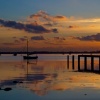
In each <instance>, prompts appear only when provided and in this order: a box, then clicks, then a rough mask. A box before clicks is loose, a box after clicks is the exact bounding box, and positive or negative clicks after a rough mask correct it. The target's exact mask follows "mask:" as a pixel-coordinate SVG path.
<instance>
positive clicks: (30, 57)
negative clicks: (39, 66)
mask: <svg viewBox="0 0 100 100" xmlns="http://www.w3.org/2000/svg"><path fill="white" fill-rule="evenodd" d="M23 59H25V60H26V59H38V56H37V55H36V56H30V55H29V53H28V39H27V56H23Z"/></svg>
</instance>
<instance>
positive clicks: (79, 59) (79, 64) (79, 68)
mask: <svg viewBox="0 0 100 100" xmlns="http://www.w3.org/2000/svg"><path fill="white" fill-rule="evenodd" d="M78 71H80V56H78Z"/></svg>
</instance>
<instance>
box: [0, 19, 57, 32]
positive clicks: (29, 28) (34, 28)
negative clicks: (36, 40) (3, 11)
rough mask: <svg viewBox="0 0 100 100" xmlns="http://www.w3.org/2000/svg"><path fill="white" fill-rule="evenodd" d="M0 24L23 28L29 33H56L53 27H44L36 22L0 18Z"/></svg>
mask: <svg viewBox="0 0 100 100" xmlns="http://www.w3.org/2000/svg"><path fill="white" fill-rule="evenodd" d="M0 25H3V26H4V27H10V28H14V29H19V30H24V31H26V32H30V33H38V34H43V33H51V32H54V33H57V31H54V30H53V29H46V28H45V27H43V26H42V25H38V24H23V23H19V22H15V21H5V20H2V19H0Z"/></svg>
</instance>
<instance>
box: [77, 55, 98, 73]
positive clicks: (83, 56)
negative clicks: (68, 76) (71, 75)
mask: <svg viewBox="0 0 100 100" xmlns="http://www.w3.org/2000/svg"><path fill="white" fill-rule="evenodd" d="M81 58H84V69H83V70H81V66H80V64H81ZM87 58H90V59H91V69H90V70H88V68H87ZM95 58H98V59H99V70H98V71H95V70H94V59H95ZM78 71H85V72H87V71H89V72H100V55H78Z"/></svg>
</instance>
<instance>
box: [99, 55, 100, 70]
mask: <svg viewBox="0 0 100 100" xmlns="http://www.w3.org/2000/svg"><path fill="white" fill-rule="evenodd" d="M99 71H100V57H99Z"/></svg>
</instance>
